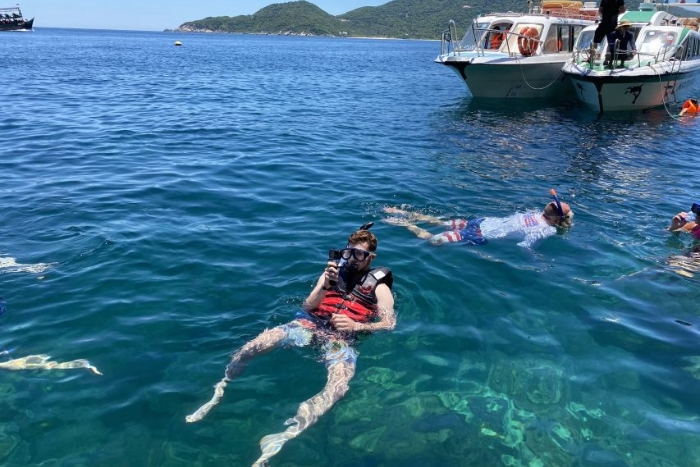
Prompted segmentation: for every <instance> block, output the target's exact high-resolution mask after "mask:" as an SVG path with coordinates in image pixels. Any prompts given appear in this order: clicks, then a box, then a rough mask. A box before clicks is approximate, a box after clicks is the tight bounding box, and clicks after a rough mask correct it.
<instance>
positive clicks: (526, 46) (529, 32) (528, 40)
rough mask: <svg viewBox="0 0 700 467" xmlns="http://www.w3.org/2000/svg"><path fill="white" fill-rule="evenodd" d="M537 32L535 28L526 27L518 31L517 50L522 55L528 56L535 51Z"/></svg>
mask: <svg viewBox="0 0 700 467" xmlns="http://www.w3.org/2000/svg"><path fill="white" fill-rule="evenodd" d="M538 36H539V33H538V32H537V28H534V27H529V26H528V27H526V28H523V30H522V31H520V36H519V37H518V50H519V51H520V53H521V54H522V55H523V56H524V57H529V56H530V55H532V54H534V53H535V50H537V37H538Z"/></svg>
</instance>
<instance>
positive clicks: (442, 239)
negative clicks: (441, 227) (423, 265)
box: [421, 230, 462, 245]
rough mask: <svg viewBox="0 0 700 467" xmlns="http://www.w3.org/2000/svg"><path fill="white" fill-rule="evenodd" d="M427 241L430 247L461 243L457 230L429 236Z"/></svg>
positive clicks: (459, 233) (460, 235)
mask: <svg viewBox="0 0 700 467" xmlns="http://www.w3.org/2000/svg"><path fill="white" fill-rule="evenodd" d="M421 238H422V237H421ZM428 240H430V244H431V245H442V244H443V243H457V242H461V241H462V234H461V232H460V231H459V230H450V231H447V232H442V233H440V234H437V235H431V236H430V237H429V238H428Z"/></svg>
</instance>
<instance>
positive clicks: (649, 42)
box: [639, 29, 678, 55]
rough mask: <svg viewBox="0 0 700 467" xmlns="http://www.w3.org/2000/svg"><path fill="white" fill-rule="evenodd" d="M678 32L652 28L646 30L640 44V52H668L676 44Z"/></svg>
mask: <svg viewBox="0 0 700 467" xmlns="http://www.w3.org/2000/svg"><path fill="white" fill-rule="evenodd" d="M677 39H678V33H677V32H675V31H662V30H656V29H651V30H648V31H646V32H645V34H644V37H642V40H641V41H640V44H639V53H640V54H647V55H657V54H659V53H662V54H664V53H666V52H667V51H669V50H670V49H671V48H673V46H674V45H675V44H676V40H677Z"/></svg>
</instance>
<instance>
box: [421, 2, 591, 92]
mask: <svg viewBox="0 0 700 467" xmlns="http://www.w3.org/2000/svg"><path fill="white" fill-rule="evenodd" d="M528 4H530V8H529V11H528V12H527V13H513V12H510V11H509V12H505V13H490V14H487V15H479V16H477V17H476V18H475V19H474V21H473V22H472V24H471V25H469V27H468V28H467V31H466V33H465V34H464V35H463V36H462V39H461V40H459V38H458V36H457V31H456V29H457V28H456V25H455V22H454V21H450V22H449V26H448V30H447V31H445V32H444V33H443V35H442V43H441V48H440V55H438V57H437V58H436V59H435V62H437V63H440V64H442V65H445V66H447V67H449V68H452V69H453V70H454V71H455V72H457V74H458V75H459V76H460V78H462V80H463V81H464V82H465V83H466V85H467V87H468V88H469V91H470V92H471V93H472V95H473V96H474V97H476V98H496V99H543V98H544V99H551V98H554V99H560V98H567V97H570V98H572V99H573V98H574V95H573V89H572V88H571V84H570V83H568V82H566V81H565V80H564V79H562V78H563V76H562V72H561V67H562V66H563V65H564V63H566V61H567V60H568V59H569V58H570V57H571V52H572V51H573V47H574V41H575V39H576V37H577V36H578V34H579V33H580V32H581V31H582V30H583V28H585V27H586V26H589V25H592V24H595V21H594V20H595V18H596V15H597V14H598V8H597V6H596V3H595V2H586V3H585V4H584V3H582V2H579V1H564V0H561V1H543V2H536V1H535V2H528Z"/></svg>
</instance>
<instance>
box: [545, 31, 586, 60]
mask: <svg viewBox="0 0 700 467" xmlns="http://www.w3.org/2000/svg"><path fill="white" fill-rule="evenodd" d="M581 29H583V26H572V25H569V24H553V25H552V26H551V27H550V29H549V32H548V33H547V39H545V41H544V53H546V54H555V53H559V52H571V51H572V50H574V39H575V38H576V36H577V35H578V34H579V33H580V32H581Z"/></svg>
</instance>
